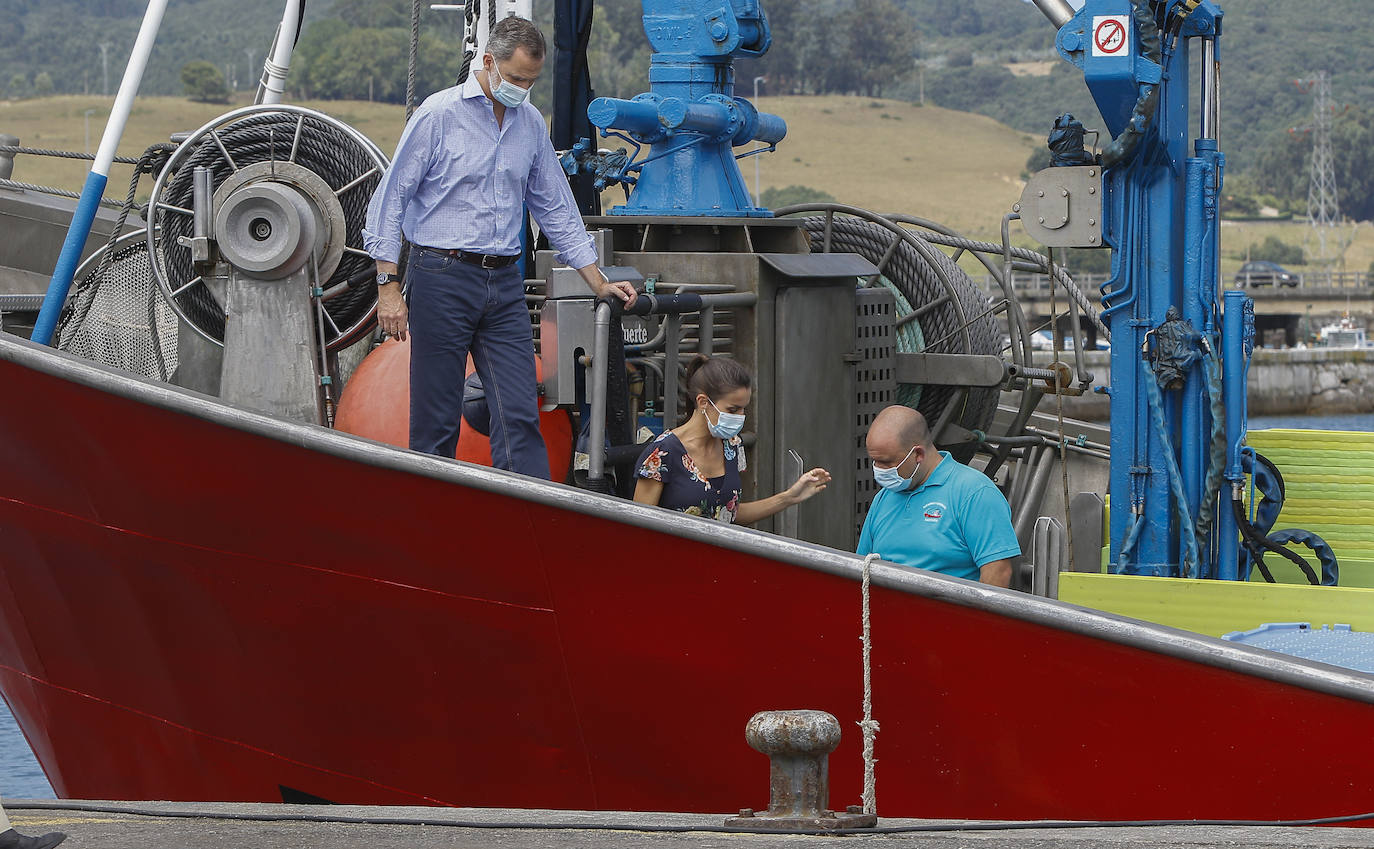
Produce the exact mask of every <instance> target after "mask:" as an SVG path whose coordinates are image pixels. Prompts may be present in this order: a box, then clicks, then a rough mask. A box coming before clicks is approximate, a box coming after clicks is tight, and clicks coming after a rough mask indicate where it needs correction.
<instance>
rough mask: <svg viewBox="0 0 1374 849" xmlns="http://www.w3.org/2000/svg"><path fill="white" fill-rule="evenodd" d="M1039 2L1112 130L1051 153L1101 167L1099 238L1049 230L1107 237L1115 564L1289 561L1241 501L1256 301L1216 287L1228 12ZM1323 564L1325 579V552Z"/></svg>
mask: <svg viewBox="0 0 1374 849" xmlns="http://www.w3.org/2000/svg"><path fill="white" fill-rule="evenodd" d="M1036 2H1037V5H1038V6H1040V8H1041V9H1042V10H1043V11H1045V12H1046V14H1047V15H1049V16H1050V18H1051V20H1053V21H1055V23H1057V24H1060V27H1059V33H1058V36H1057V38H1056V46H1057V48H1058V50H1059V52H1060V54H1061V55H1062V56H1063V57H1064V58H1065V59H1067V60H1068V61H1070V62H1072V63H1073V64H1074V65H1076V66H1078V67H1079V68H1080V69H1082V71H1083V78H1084V81H1085V83H1086V84H1087V86H1088V88H1089V90H1090V91H1091V93H1092V95H1093V98H1094V100H1095V101H1096V103H1097V106H1098V110H1099V111H1100V112H1101V114H1102V117H1103V120H1104V121H1105V123H1106V126H1107V130H1108V131H1109V132H1110V133H1111V135H1112V142H1111V143H1110V144H1109V145H1108V146H1107V147H1106V149H1105V150H1104V151H1103V152H1102V154H1101V156H1100V157H1093V156H1091V155H1083V156H1079V157H1075V156H1073V155H1069V156H1061V155H1060V153H1059V151H1056V157H1055V164H1056V165H1063V166H1065V167H1067V168H1068V169H1069V170H1070V171H1087V172H1089V173H1090V174H1091V173H1092V172H1093V171H1094V169H1095V168H1096V169H1097V170H1100V172H1101V173H1100V174H1094V175H1093V176H1096V177H1097V178H1098V179H1100V180H1101V189H1102V190H1101V195H1100V197H1101V206H1100V212H1101V218H1102V230H1101V234H1100V241H1099V237H1098V235H1097V234H1095V233H1092V234H1089V235H1088V238H1085V239H1083V240H1082V241H1073V240H1068V241H1060V242H1057V243H1055V242H1048V243H1050V244H1060V245H1066V246H1067V245H1069V244H1076V245H1077V246H1080V247H1093V246H1098V245H1101V244H1105V245H1108V246H1110V247H1112V248H1113V255H1112V274H1111V277H1110V278H1109V279H1108V281H1107V282H1106V283H1105V284H1103V286H1102V303H1103V308H1104V309H1103V313H1102V316H1103V318H1104V320H1106V321H1107V322H1108V323H1109V327H1110V329H1111V334H1112V343H1113V344H1112V379H1111V386H1110V387H1109V389H1108V390H1107V391H1108V392H1110V395H1111V505H1112V510H1111V533H1110V539H1111V550H1110V557H1111V569H1112V571H1115V572H1120V573H1125V574H1134V575H1166V576H1183V577H1200V578H1220V579H1237V578H1240V579H1244V578H1246V577H1248V573H1249V566H1250V564H1251V563H1252V562H1254V561H1257V560H1259V558H1260V555H1261V554H1262V553H1263V552H1272V553H1276V554H1280V555H1282V556H1284V557H1288V558H1289V559H1290V560H1295V562H1297V558H1296V555H1292V554H1291V553H1286V552H1285V551H1284V550H1282V547H1281V545H1280V544H1279V542H1280V541H1278V540H1277V538H1275V539H1270V538H1269V537H1267V536H1266V533H1267V528H1265V529H1264V530H1260V529H1259V528H1257V527H1256V526H1255V524H1254V523H1253V522H1252V521H1251V519H1250V518H1248V517H1247V514H1246V511H1245V509H1244V507H1243V498H1242V495H1243V493H1242V488H1243V486H1244V482H1245V480H1246V474H1247V472H1249V471H1251V470H1252V468H1253V462H1251V461H1248V460H1247V458H1246V452H1248V451H1249V449H1246V448H1245V447H1244V444H1245V432H1246V395H1245V386H1246V374H1247V371H1248V368H1249V361H1250V355H1251V352H1252V350H1253V348H1254V335H1255V332H1254V307H1253V302H1252V301H1251V299H1250V298H1249V297H1247V296H1246V295H1245V294H1244V293H1241V292H1226V293H1225V296H1224V298H1223V297H1222V296H1221V292H1220V285H1219V277H1220V275H1219V258H1220V235H1221V234H1220V227H1219V224H1220V217H1219V212H1218V198H1219V195H1220V190H1221V186H1222V180H1223V175H1224V171H1225V162H1226V160H1225V156H1224V155H1223V154H1222V153H1221V151H1220V148H1219V146H1218V143H1217V125H1218V118H1219V111H1218V77H1219V68H1220V63H1219V61H1218V42H1219V39H1220V37H1221V31H1222V11H1221V9H1220V8H1219V7H1218V6H1217V5H1216V4H1215V3H1213V2H1211V0H1087V2H1086V3H1085V5H1084V6H1083V8H1082V9H1081V10H1079V11H1078V12H1076V13H1075V12H1074V11H1073V10H1072V9H1071V8H1069V7H1068V6H1067V5H1066V4H1063V3H1061V2H1058V0H1044V2H1042V0H1036ZM1056 15H1058V16H1059V17H1056ZM1195 81H1196V82H1197V83H1198V84H1197V91H1198V92H1199V99H1200V103H1198V104H1197V105H1196V109H1197V114H1196V115H1195V112H1194V107H1193V106H1192V105H1191V104H1190V98H1191V96H1192V90H1191V89H1192V86H1193V85H1194V83H1195ZM1194 118H1196V119H1197V120H1195V121H1193V126H1196V127H1198V128H1199V131H1198V134H1197V136H1196V137H1195V138H1193V139H1192V140H1191V149H1190V145H1189V133H1190V129H1189V127H1190V119H1194ZM1057 127H1059V125H1058V124H1057ZM1053 170H1055V169H1051V171H1053ZM1096 185H1097V183H1096V181H1095V180H1094V181H1091V183H1090V185H1089V191H1092V190H1093V189H1095V187H1096ZM1023 199H1024V196H1023ZM1088 208H1089V209H1093V210H1096V209H1098V207H1097V206H1096V201H1093V202H1092V203H1090V204H1089V205H1088ZM1025 216H1026V211H1024V210H1023V212H1022V217H1023V220H1024V219H1025ZM1043 217H1044V216H1043V214H1041V215H1037V219H1043ZM1066 217H1067V216H1066ZM1028 229H1031V230H1032V232H1034V229H1035V228H1034V227H1028ZM1251 453H1252V452H1251ZM1296 533H1298V534H1299V535H1301V536H1303V537H1304V540H1303V541H1306V538H1307V537H1311V538H1312V539H1316V538H1315V537H1314V536H1313V535H1310V534H1306V532H1296ZM1316 542H1318V543H1320V540H1319V539H1316ZM1321 545H1322V546H1324V543H1321ZM1242 547H1244V549H1245V553H1246V558H1245V559H1244V560H1242V557H1241V548H1242ZM1328 550H1329V549H1328ZM1300 565H1303V566H1304V571H1305V572H1307V573H1308V574H1309V576H1310V577H1311V576H1312V574H1313V573H1312V570H1311V569H1310V568H1309V567H1306V565H1305V564H1300ZM1327 577H1328V582H1331V583H1334V581H1335V566H1334V561H1333V562H1332V564H1331V568H1330V570H1329V574H1328V576H1327ZM1313 582H1314V583H1315V582H1316V580H1315V579H1314V580H1313Z"/></svg>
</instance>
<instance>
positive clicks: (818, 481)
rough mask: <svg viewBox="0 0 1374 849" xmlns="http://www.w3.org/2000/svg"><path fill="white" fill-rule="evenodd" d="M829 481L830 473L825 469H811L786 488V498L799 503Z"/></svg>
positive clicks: (821, 488) (818, 490) (822, 487)
mask: <svg viewBox="0 0 1374 849" xmlns="http://www.w3.org/2000/svg"><path fill="white" fill-rule="evenodd" d="M828 483H830V473H829V472H827V471H826V470H825V469H812V470H811V471H809V472H807V473H805V474H803V475H802V476H801V477H799V478H797V482H796V483H794V484H792V485H791V486H790V487H788V488H787V498H788V500H790V501H791V502H792V503H793V504H800V503H801V502H803V501H805V500H806V499H808V498H810V497H811V496H813V495H815V494H816V493H818V492H820V491H821V490H823V489H825V485H826V484H828Z"/></svg>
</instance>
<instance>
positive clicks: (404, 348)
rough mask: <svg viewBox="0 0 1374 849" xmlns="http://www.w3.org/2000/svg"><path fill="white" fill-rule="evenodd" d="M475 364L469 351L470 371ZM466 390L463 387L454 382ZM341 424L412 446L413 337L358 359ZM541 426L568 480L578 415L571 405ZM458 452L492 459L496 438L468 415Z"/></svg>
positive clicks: (538, 370)
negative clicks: (571, 411) (572, 414)
mask: <svg viewBox="0 0 1374 849" xmlns="http://www.w3.org/2000/svg"><path fill="white" fill-rule="evenodd" d="M474 371H475V366H474V365H473V362H472V357H468V367H467V373H468V374H469V375H471V374H473V372H474ZM534 374H535V379H536V380H541V379H543V368H542V364H541V363H540V361H539V358H538V357H535V358H534ZM454 391H455V392H462V391H463V388H462V387H454ZM334 428H335V430H341V431H343V432H344V433H351V434H353V435H355V436H364V437H367V438H368V439H375V440H377V441H378V442H385V443H387V444H388V445H395V446H396V447H398V448H406V447H408V446H409V445H410V342H409V341H405V342H398V341H396V340H395V339H388V340H386V341H385V342H383V343H382V344H381V345H379V346H378V347H377V348H376V349H375V350H374V351H373V352H372V353H370V354H368V355H367V357H366V358H365V359H364V360H363V361H362V362H361V363H359V364H358V368H357V370H356V371H354V372H353V376H352V377H351V378H349V380H348V385H346V386H345V387H344V391H343V397H342V398H340V399H339V409H338V412H337V413H336V414H335V416H334ZM539 430H540V433H542V434H543V435H544V447H545V449H546V450H547V451H548V452H549V469H550V470H551V471H552V474H553V477H554V480H559V481H561V480H564V479H565V478H566V477H567V474H568V470H569V468H570V466H571V463H572V450H573V432H572V421H571V420H570V419H569V417H568V413H567V411H566V410H551V411H548V412H541V413H540V414H539ZM455 457H456V458H457V459H459V460H465V461H467V462H469V463H478V464H480V465H483V466H490V465H491V442H490V441H489V440H488V439H487V437H486V436H485V435H484V434H482V433H480V432H479V431H478V429H477V428H476V427H474V426H473V425H472V424H471V423H470V422H468V421H466V420H464V422H463V427H462V430H461V431H460V432H459V435H458V450H457V452H456V453H455Z"/></svg>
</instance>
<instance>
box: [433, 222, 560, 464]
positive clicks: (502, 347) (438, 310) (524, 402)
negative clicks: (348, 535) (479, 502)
mask: <svg viewBox="0 0 1374 849" xmlns="http://www.w3.org/2000/svg"><path fill="white" fill-rule="evenodd" d="M406 288H407V297H408V299H409V302H410V337H411V338H410V447H411V449H412V450H414V451H423V452H425V453H426V454H437V455H438V456H440V457H452V456H453V454H454V451H455V450H456V449H457V447H458V430H459V427H460V425H461V423H462V417H463V380H464V378H465V376H466V375H465V372H466V371H467V359H468V354H469V353H471V354H472V361H473V364H474V365H475V366H476V367H477V374H478V376H480V377H481V378H482V386H483V387H484V388H485V390H486V396H487V406H488V407H489V408H490V411H491V460H492V465H493V466H495V467H496V468H498V469H509V470H511V471H513V472H519V473H520V474H524V475H529V476H531V477H537V478H543V479H544V480H548V479H549V458H548V453H547V452H546V450H545V448H544V438H543V437H542V436H541V435H540V433H539V394H538V393H539V390H538V386H537V383H536V381H535V374H534V336H533V333H532V331H531V329H530V315H529V311H528V309H527V308H526V306H525V282H524V280H523V279H522V275H521V274H520V270H519V267H518V266H517V265H509V266H506V267H505V268H496V269H485V268H481V267H479V266H476V265H470V264H468V263H465V262H463V261H462V260H460V259H458V258H457V257H454V256H449V255H448V254H444V253H440V252H438V251H432V250H427V249H425V248H421V247H412V248H411V251H410V261H409V263H408V264H407V266H406Z"/></svg>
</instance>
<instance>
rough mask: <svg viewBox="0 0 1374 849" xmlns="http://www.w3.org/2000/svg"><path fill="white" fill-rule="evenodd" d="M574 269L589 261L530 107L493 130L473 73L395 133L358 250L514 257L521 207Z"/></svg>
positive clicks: (583, 233) (386, 254) (591, 253)
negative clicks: (411, 248) (405, 246)
mask: <svg viewBox="0 0 1374 849" xmlns="http://www.w3.org/2000/svg"><path fill="white" fill-rule="evenodd" d="M525 206H528V207H529V211H530V214H531V215H533V216H534V220H535V221H536V222H537V223H538V224H539V229H540V230H541V231H542V232H543V233H544V234H545V235H547V236H548V237H549V242H550V244H552V245H553V246H554V248H555V249H557V250H558V251H559V255H558V258H559V260H560V261H561V262H564V263H566V264H568V265H570V266H572V267H573V268H582V267H583V266H586V265H590V264H592V263H594V262H596V247H595V245H594V244H593V242H592V238H591V236H590V235H588V234H587V228H586V227H585V226H584V225H583V223H582V216H581V214H580V213H579V212H578V209H577V202H576V201H575V200H574V199H573V194H572V189H570V188H569V187H568V179H567V177H566V176H565V175H564V173H563V169H562V167H561V166H560V165H559V164H558V157H557V156H556V155H555V154H554V152H553V144H552V143H551V142H550V141H549V134H548V128H547V127H546V126H545V125H544V118H543V116H541V115H540V114H539V110H538V109H536V108H535V107H534V106H532V105H530V103H529V102H528V101H526V102H525V103H522V104H521V105H520V106H518V107H516V108H514V109H507V110H506V115H505V120H504V121H503V122H502V124H501V126H499V127H498V126H497V125H496V114H495V113H494V112H493V110H492V101H491V99H490V98H488V97H487V96H486V95H485V94H483V93H482V87H481V86H480V85H479V84H478V82H477V76H476V74H475V73H474V74H470V75H469V76H468V78H467V81H466V82H464V83H463V84H462V85H461V86H454V87H453V88H447V89H444V90H443V91H440V92H437V93H435V94H433V95H430V97H428V98H427V99H426V100H425V102H424V103H422V104H421V105H420V108H418V109H416V110H415V114H413V115H412V116H411V118H410V122H409V123H408V124H406V128H405V131H404V132H402V133H401V140H400V142H399V143H398V144H397V145H396V155H395V156H394V157H393V158H392V161H391V167H389V168H387V170H386V174H385V175H383V177H382V181H381V183H380V184H379V185H378V186H377V190H376V192H374V193H373V195H372V202H371V203H369V204H368V207H367V222H366V224H365V226H364V227H363V249H364V250H366V251H367V252H368V254H370V255H371V256H372V257H373V258H374V259H377V260H381V261H386V262H397V261H398V260H399V258H400V255H401V238H402V234H404V236H405V238H407V239H409V240H410V242H411V244H415V245H425V246H427V247H431V248H461V249H463V250H466V251H472V252H473V253H482V254H496V255H499V256H514V255H515V254H518V253H520V231H521V229H522V228H523V225H524V216H523V214H522V210H523V207H525Z"/></svg>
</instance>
